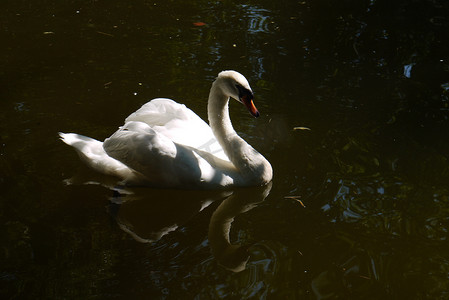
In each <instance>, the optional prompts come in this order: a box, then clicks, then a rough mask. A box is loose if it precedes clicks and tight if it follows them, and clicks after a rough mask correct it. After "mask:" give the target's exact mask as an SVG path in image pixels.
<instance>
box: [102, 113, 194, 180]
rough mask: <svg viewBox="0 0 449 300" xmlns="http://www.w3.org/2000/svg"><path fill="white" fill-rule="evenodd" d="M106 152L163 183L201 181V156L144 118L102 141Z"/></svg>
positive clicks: (128, 123) (128, 124)
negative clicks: (149, 123) (168, 136)
mask: <svg viewBox="0 0 449 300" xmlns="http://www.w3.org/2000/svg"><path fill="white" fill-rule="evenodd" d="M103 148H104V150H105V151H106V153H107V154H108V155H109V156H111V157H113V158H115V159H117V160H119V161H121V162H122V163H124V164H125V165H127V166H129V167H130V168H132V169H134V170H136V171H138V172H140V173H142V174H143V175H144V176H145V177H147V178H148V179H149V181H150V182H151V183H153V184H154V185H156V186H161V187H164V186H165V187H172V186H173V187H183V186H193V185H196V184H198V182H201V176H202V173H201V169H200V166H199V162H198V158H197V156H196V155H195V154H194V153H193V151H192V150H190V149H188V148H187V147H184V146H180V145H178V144H176V143H174V142H173V141H171V140H170V139H169V138H167V137H166V136H164V135H162V134H160V133H158V132H156V131H155V130H154V129H152V128H151V127H150V126H148V125H147V124H145V123H143V122H134V121H132V122H127V123H126V124H125V126H123V127H121V128H120V129H119V130H117V131H116V132H115V133H114V134H113V135H112V136H111V137H110V138H107V139H106V140H105V141H104V143H103Z"/></svg>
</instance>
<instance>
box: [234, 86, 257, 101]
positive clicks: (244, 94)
mask: <svg viewBox="0 0 449 300" xmlns="http://www.w3.org/2000/svg"><path fill="white" fill-rule="evenodd" d="M235 86H236V87H237V90H238V91H239V100H240V99H242V98H243V97H245V98H248V100H251V99H254V95H253V92H251V91H250V90H248V89H247V88H244V87H243V86H241V85H239V84H236V85H235Z"/></svg>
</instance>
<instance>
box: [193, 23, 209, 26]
mask: <svg viewBox="0 0 449 300" xmlns="http://www.w3.org/2000/svg"><path fill="white" fill-rule="evenodd" d="M193 25H194V26H198V27H199V26H204V25H206V23H204V22H195V23H193Z"/></svg>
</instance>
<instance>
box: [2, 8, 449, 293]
mask: <svg viewBox="0 0 449 300" xmlns="http://www.w3.org/2000/svg"><path fill="white" fill-rule="evenodd" d="M0 11H1V12H0V37H1V40H2V43H1V44H2V46H1V47H0V100H1V101H0V296H1V298H4V299H38V298H42V299H87V298H100V299H105V298H106V299H109V298H112V299H113V298H126V299H132V298H136V299H144V298H146V299H164V298H170V299H180V298H185V299H190V298H196V299H217V298H226V299H234V298H235V299H242V298H249V299H264V298H268V299H277V298H280V299H385V298H386V299H399V298H401V299H447V298H449V243H448V241H447V238H448V231H449V131H448V129H449V98H448V96H449V17H448V16H449V2H447V1H443V0H433V1H430V0H429V1H424V0H420V1H418V0H416V1H414V0H412V1H410V0H403V1H401V0H398V1H376V0H371V1H243V2H238V3H237V2H233V1H196V3H195V4H194V3H192V1H142V0H138V1H102V0H94V1H75V0H69V1H51V0H41V1H9V0H6V1H2V3H1V4H0ZM224 69H234V70H238V71H239V72H241V73H243V74H244V75H245V76H246V77H247V78H248V80H249V81H250V83H251V85H252V88H253V90H254V91H255V93H256V105H257V107H258V109H259V111H260V112H261V117H260V118H259V119H253V118H251V117H250V116H249V115H248V113H247V112H246V111H245V110H244V109H242V108H241V107H240V106H239V105H238V104H236V103H232V105H231V116H232V120H233V123H234V126H235V127H236V129H237V130H238V132H239V133H241V135H242V136H243V137H244V138H245V139H246V140H247V141H248V142H250V143H251V144H252V145H253V146H254V147H255V148H256V149H258V150H259V151H260V152H261V153H263V154H264V155H265V156H266V157H267V158H268V159H269V160H270V162H271V164H272V165H273V168H274V172H275V174H274V180H273V185H272V187H271V190H270V189H269V188H268V190H264V189H243V190H236V191H233V195H232V196H230V197H229V193H228V194H226V193H222V192H194V191H167V190H150V189H145V188H134V189H131V191H132V192H133V194H132V195H126V196H118V195H117V194H114V193H113V192H112V191H111V190H110V189H108V188H107V187H104V186H101V185H92V184H91V185H83V184H77V183H74V184H72V185H67V184H66V183H64V180H66V179H68V178H71V177H72V176H74V175H77V176H78V177H79V178H81V179H82V180H87V179H89V180H92V181H94V180H95V181H100V182H103V183H104V184H105V183H106V182H109V183H110V184H111V185H112V186H114V185H115V184H116V182H115V180H113V179H111V178H104V177H102V178H100V179H98V178H96V174H93V173H92V172H91V171H90V170H88V169H87V168H85V167H84V166H82V165H81V163H80V161H79V159H78V157H77V156H76V154H75V153H74V151H72V150H71V149H70V148H69V147H67V146H65V145H64V144H63V143H61V142H60V141H59V140H58V137H57V132H58V131H65V132H77V133H81V134H85V135H88V136H91V137H94V138H97V139H100V140H102V139H104V138H106V137H108V136H109V134H111V133H112V132H113V131H115V129H116V128H117V126H119V125H121V124H122V122H123V120H124V118H125V117H126V116H127V115H128V114H129V113H131V112H133V111H134V110H136V109H137V108H138V107H140V105H141V104H143V103H145V102H146V101H148V100H149V99H151V98H155V97H169V98H172V99H175V100H177V101H179V102H182V103H185V104H186V105H187V106H188V107H190V108H192V109H193V110H194V111H196V112H197V113H198V114H199V115H200V116H201V117H203V118H205V117H206V107H205V105H206V104H205V101H206V99H207V94H208V90H209V88H210V84H211V82H212V81H213V78H214V77H215V76H216V75H217V74H218V72H219V71H221V70H224ZM295 127H307V128H309V129H310V130H306V129H297V130H294V128H295ZM267 194H268V195H267ZM265 196H266V197H265ZM298 200H300V201H301V202H300V201H298ZM207 204H210V205H207ZM232 220H233V222H232V227H231V230H230V241H231V243H232V244H240V245H242V247H241V248H240V250H241V251H240V254H239V255H240V256H239V255H237V257H236V259H238V258H240V260H239V261H237V263H236V262H235V261H231V262H229V261H228V262H226V261H225V260H223V259H221V260H220V256H219V255H218V254H217V253H218V252H219V251H218V250H217V249H218V248H220V247H219V246H220V243H221V242H223V241H220V237H219V236H218V238H217V237H215V236H214V231H217V230H218V231H220V229H221V230H222V229H223V228H225V227H226V226H229V224H230V223H231V221H232ZM209 224H211V226H209ZM222 239H223V237H222ZM217 245H218V246H217ZM248 247H249V248H248ZM211 248H212V249H211ZM246 248H248V249H247V250H246V251H247V253H249V254H250V258H249V261H248V262H247V263H246V266H244V270H242V271H240V272H233V271H231V270H229V269H230V268H232V267H229V265H232V264H234V265H233V266H234V267H235V264H238V263H240V265H244V263H242V262H244V261H245V260H246V258H247V257H246V256H245V249H246ZM212 250H213V251H212ZM217 251H218V252H217ZM212 252H214V255H213V254H212ZM219 261H221V264H220V263H219ZM226 264H228V267H225V266H223V265H226Z"/></svg>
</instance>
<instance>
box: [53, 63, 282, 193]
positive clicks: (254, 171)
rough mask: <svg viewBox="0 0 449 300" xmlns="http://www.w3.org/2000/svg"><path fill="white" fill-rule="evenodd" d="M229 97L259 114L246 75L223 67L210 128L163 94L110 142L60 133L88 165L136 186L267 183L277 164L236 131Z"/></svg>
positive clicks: (215, 88) (214, 89) (207, 186)
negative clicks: (232, 121) (229, 107)
mask: <svg viewBox="0 0 449 300" xmlns="http://www.w3.org/2000/svg"><path fill="white" fill-rule="evenodd" d="M229 98H234V99H236V100H238V101H239V102H241V103H243V104H244V105H245V106H246V107H247V108H248V110H249V112H250V113H251V114H252V115H253V116H254V117H258V116H259V112H258V111H257V109H256V107H255V106H254V103H253V101H252V99H253V93H252V91H251V88H250V86H249V83H248V81H247V80H246V78H245V77H244V76H243V75H241V74H240V73H238V72H235V71H223V72H221V73H219V74H218V77H217V79H216V80H215V81H214V83H213V84H212V88H211V90H210V93H209V100H208V106H207V110H208V118H209V122H210V127H209V126H208V125H207V123H206V122H204V121H203V120H202V119H201V118H200V117H198V116H197V115H196V114H195V113H194V112H192V111H191V110H190V109H188V108H187V107H185V106H184V105H181V104H178V103H176V102H174V101H173V100H170V99H162V98H157V99H153V100H151V101H150V102H148V103H146V104H144V105H143V106H142V107H141V108H140V109H139V110H137V111H136V112H134V113H132V114H131V115H130V116H129V117H128V118H126V120H125V125H124V126H122V127H120V128H119V129H118V130H117V131H116V132H115V133H114V134H113V135H112V136H111V137H109V138H107V139H106V140H105V141H104V143H102V142H99V141H97V140H94V139H91V138H88V137H85V136H82V135H78V134H74V133H59V135H60V136H61V139H62V140H63V141H64V142H65V143H66V144H68V145H70V146H73V147H74V148H75V149H76V150H77V152H78V154H79V155H80V157H81V159H82V160H83V161H85V162H86V163H87V165H89V166H90V167H92V168H93V169H95V170H97V171H99V172H101V173H104V174H108V175H114V176H117V177H119V178H121V179H123V180H124V182H125V183H126V184H130V185H149V186H155V187H167V188H187V189H213V188H223V187H229V186H261V185H265V184H267V183H269V182H270V181H271V179H272V177H273V170H272V168H271V165H270V163H269V162H268V161H267V160H266V159H265V157H263V156H262V155H261V154H260V153H259V152H257V151H256V150H255V149H254V148H253V147H251V146H250V145H249V144H248V143H246V142H245V140H243V139H242V138H241V137H240V136H238V135H237V133H236V132H235V130H234V128H233V127H232V124H231V120H230V118H229V110H228V103H229Z"/></svg>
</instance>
